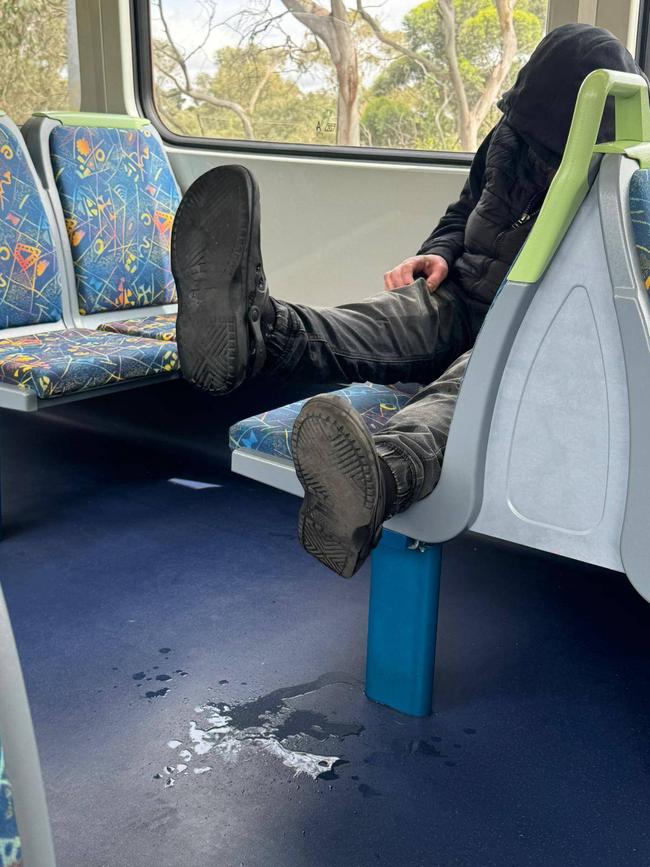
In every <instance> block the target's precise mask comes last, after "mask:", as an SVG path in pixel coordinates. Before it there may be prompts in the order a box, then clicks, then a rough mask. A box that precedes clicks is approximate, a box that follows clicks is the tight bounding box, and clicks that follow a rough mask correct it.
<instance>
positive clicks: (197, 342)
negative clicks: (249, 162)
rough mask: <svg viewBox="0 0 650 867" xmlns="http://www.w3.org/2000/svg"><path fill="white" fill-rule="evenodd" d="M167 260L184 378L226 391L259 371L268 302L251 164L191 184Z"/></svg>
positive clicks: (178, 214) (213, 171) (214, 171)
mask: <svg viewBox="0 0 650 867" xmlns="http://www.w3.org/2000/svg"><path fill="white" fill-rule="evenodd" d="M171 260H172V261H171V264H172V272H173V274H174V279H175V281H176V288H177V290H178V319H177V324H176V335H177V341H178V350H179V358H180V365H181V372H182V375H183V377H184V378H185V379H187V380H188V381H189V382H191V383H192V384H193V385H196V386H198V387H199V388H202V389H204V390H205V391H209V392H212V393H213V394H227V393H228V392H229V391H233V389H235V388H237V387H238V386H239V385H241V383H242V382H243V381H244V379H246V378H247V377H249V376H253V375H255V374H256V373H258V372H259V370H260V369H261V368H262V365H263V364H264V360H265V357H266V351H265V347H264V337H263V333H262V325H263V321H264V320H265V317H268V315H269V309H270V307H271V302H270V301H269V297H268V289H267V286H266V279H265V276H264V269H263V267H262V253H261V250H260V203H259V191H258V187H257V183H256V181H255V179H254V178H253V176H252V175H251V173H250V172H249V171H248V169H245V168H244V167H243V166H219V167H218V168H215V169H211V170H210V171H209V172H206V173H205V174H204V175H202V176H201V177H200V178H198V179H197V180H196V181H194V183H193V184H192V186H191V187H190V188H189V190H188V191H187V193H186V194H185V195H184V196H183V199H182V201H181V203H180V205H179V206H178V211H177V212H176V217H175V219H174V227H173V230H172V252H171Z"/></svg>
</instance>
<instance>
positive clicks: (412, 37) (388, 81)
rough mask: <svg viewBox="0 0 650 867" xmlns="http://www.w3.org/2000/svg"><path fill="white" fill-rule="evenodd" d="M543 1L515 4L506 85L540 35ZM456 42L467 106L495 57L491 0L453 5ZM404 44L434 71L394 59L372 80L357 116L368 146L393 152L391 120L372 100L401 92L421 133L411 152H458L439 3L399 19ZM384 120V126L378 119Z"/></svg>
mask: <svg viewBox="0 0 650 867" xmlns="http://www.w3.org/2000/svg"><path fill="white" fill-rule="evenodd" d="M546 5H547V4H546V2H545V0H518V3H517V6H516V7H515V12H514V26H515V32H516V34H517V44H518V54H517V58H516V60H515V62H514V63H513V65H512V67H511V69H510V72H509V74H508V77H507V79H506V82H505V85H504V87H503V88H502V89H503V90H506V89H507V88H508V87H510V86H511V85H512V83H513V82H514V79H515V78H516V75H517V72H518V71H519V69H520V68H521V66H522V65H523V64H524V63H525V62H526V60H527V59H528V57H529V56H530V54H531V52H532V51H533V49H534V47H535V45H536V44H537V43H538V42H539V40H540V39H541V37H542V35H543V32H544V21H545V18H546ZM455 11H456V29H457V32H456V38H457V43H456V44H457V52H458V56H459V66H460V71H461V75H462V78H463V83H464V85H465V91H466V94H467V98H468V101H469V103H470V105H472V104H474V103H475V102H476V100H477V99H478V98H479V97H480V95H481V94H482V92H483V90H484V88H485V84H486V80H487V78H488V76H489V75H490V73H491V71H492V69H493V68H494V66H495V64H496V62H497V60H498V58H499V56H500V34H499V21H498V17H497V12H496V7H495V5H494V2H493V0H455ZM401 35H402V38H403V40H404V44H405V45H406V46H407V47H408V48H409V49H411V50H412V51H415V52H417V53H418V54H419V55H420V56H422V58H423V59H426V60H427V61H428V63H429V64H430V65H431V66H432V67H433V70H434V71H433V72H427V71H425V69H424V68H423V67H422V66H420V65H419V64H417V63H416V62H415V61H413V60H406V59H405V58H404V57H398V58H397V59H395V60H394V61H393V62H392V63H391V64H390V66H389V67H388V68H387V69H386V70H385V71H384V72H383V73H382V74H381V75H380V76H379V77H378V78H377V79H376V81H375V83H374V84H373V86H372V87H371V88H370V90H369V93H368V99H367V102H366V106H365V111H364V114H363V117H362V122H363V124H364V127H366V128H367V129H368V130H369V134H370V137H371V138H372V140H373V144H375V146H379V147H395V146H396V145H395V144H394V136H395V132H394V124H393V121H392V118H389V117H388V115H387V114H386V113H385V112H384V113H378V112H377V111H376V110H375V106H374V104H375V101H376V100H380V102H381V104H384V103H385V101H386V99H388V100H389V101H390V100H398V98H401V97H402V96H403V94H404V92H405V91H407V90H408V91H410V93H411V96H412V112H413V114H414V115H415V116H416V117H417V118H418V121H417V123H416V127H417V128H418V129H419V130H420V132H418V134H416V135H414V136H413V139H412V141H411V145H410V146H411V147H413V148H428V147H432V145H431V144H429V142H431V141H432V140H433V148H434V149H436V150H457V149H458V147H459V142H458V134H457V130H456V127H457V116H458V105H457V104H456V99H455V96H454V93H453V90H452V88H451V83H450V80H449V71H448V68H447V65H446V61H445V53H444V32H443V29H442V25H441V20H440V15H439V12H438V0H426V2H424V3H421V4H420V5H419V6H416V7H415V8H414V9H413V10H411V12H409V13H408V14H407V15H406V16H405V17H404V24H403V29H402V34H401ZM498 116H499V113H498V109H496V107H495V108H494V109H493V110H492V111H491V112H490V114H488V116H487V118H486V120H485V121H484V123H483V126H482V129H481V131H480V134H479V138H482V137H483V135H485V133H487V132H488V130H489V129H490V128H491V127H492V126H494V123H495V122H496V120H497V119H498ZM383 117H385V118H386V122H383V120H380V118H383Z"/></svg>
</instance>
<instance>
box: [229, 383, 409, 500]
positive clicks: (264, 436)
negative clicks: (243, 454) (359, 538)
mask: <svg viewBox="0 0 650 867" xmlns="http://www.w3.org/2000/svg"><path fill="white" fill-rule="evenodd" d="M418 388H419V386H417V385H411V384H405V383H400V384H399V385H375V384H374V383H371V382H366V383H357V384H354V385H350V386H348V387H347V388H342V389H340V390H338V391H337V392H336V394H338V395H340V396H341V397H343V398H345V400H348V401H349V402H350V403H351V404H352V406H353V407H354V408H355V409H356V410H357V412H359V413H360V414H361V415H362V416H363V419H364V421H365V423H366V425H367V427H368V430H370V431H372V432H373V433H376V432H377V431H379V430H381V428H383V427H384V425H385V424H386V423H387V422H388V420H389V419H390V418H391V417H392V416H393V415H395V413H396V412H397V411H398V410H400V409H402V407H403V406H405V404H406V402H407V401H408V400H409V398H411V397H412V396H413V395H414V394H415V393H416V392H417V390H418ZM305 402H306V401H305V400H299V401H296V402H295V403H290V404H288V405H287V406H282V407H279V408H278V409H273V410H270V411H269V412H264V413H260V414H259V415H255V416H252V417H251V418H247V419H244V420H243V421H240V422H238V423H237V424H235V425H233V427H232V428H231V429H230V448H231V449H232V451H233V453H237V450H238V449H247V450H249V451H254V452H255V454H256V455H258V456H259V457H260V458H261V459H263V458H264V456H267V457H268V458H269V459H271V460H273V461H274V462H275V463H276V465H277V466H280V464H279V462H280V461H286V466H287V468H288V469H289V475H290V476H291V477H292V479H293V480H295V481H296V484H297V479H295V475H294V474H293V471H292V464H291V430H292V428H293V423H294V421H295V420H296V418H297V417H298V414H299V413H300V410H301V409H302V407H303V405H304V403H305ZM298 487H299V486H298Z"/></svg>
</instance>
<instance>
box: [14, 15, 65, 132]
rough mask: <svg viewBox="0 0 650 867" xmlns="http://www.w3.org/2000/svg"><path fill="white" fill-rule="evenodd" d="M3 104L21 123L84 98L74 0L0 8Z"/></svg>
mask: <svg viewBox="0 0 650 867" xmlns="http://www.w3.org/2000/svg"><path fill="white" fill-rule="evenodd" d="M0 57H2V83H1V84H0V108H1V109H2V110H3V111H5V112H6V113H7V114H8V115H9V116H10V117H11V118H12V120H14V121H15V122H16V123H22V122H23V121H24V120H26V119H27V118H28V117H29V116H30V114H31V113H32V112H33V111H37V110H39V109H78V108H79V105H80V101H81V88H80V77H79V57H78V48H77V25H76V17H75V0H21V2H20V3H3V4H2V10H1V11H0Z"/></svg>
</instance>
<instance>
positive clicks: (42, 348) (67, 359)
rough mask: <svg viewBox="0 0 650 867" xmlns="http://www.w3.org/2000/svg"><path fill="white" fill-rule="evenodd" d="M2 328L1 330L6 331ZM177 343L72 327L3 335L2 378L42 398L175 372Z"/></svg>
mask: <svg viewBox="0 0 650 867" xmlns="http://www.w3.org/2000/svg"><path fill="white" fill-rule="evenodd" d="M0 333H1V332H0ZM177 367H178V356H177V353H176V345H175V344H172V345H169V344H168V343H163V342H161V341H159V340H148V339H143V338H141V337H134V336H130V335H127V334H108V333H103V332H100V331H90V330H88V329H81V328H79V329H74V328H70V329H67V330H66V331H51V332H46V333H44V334H32V335H24V336H22V337H10V338H6V339H4V340H3V339H0V382H4V383H7V384H9V385H17V386H18V387H19V388H22V389H28V390H30V391H33V392H34V393H35V394H36V395H37V397H38V398H39V399H41V400H44V399H49V398H54V397H63V396H64V395H71V394H75V393H79V392H86V391H89V390H91V389H96V388H106V387H108V386H111V385H118V384H119V383H124V382H128V381H132V380H137V379H144V378H146V377H150V376H160V375H161V374H167V373H173V372H174V371H176V369H177Z"/></svg>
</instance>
